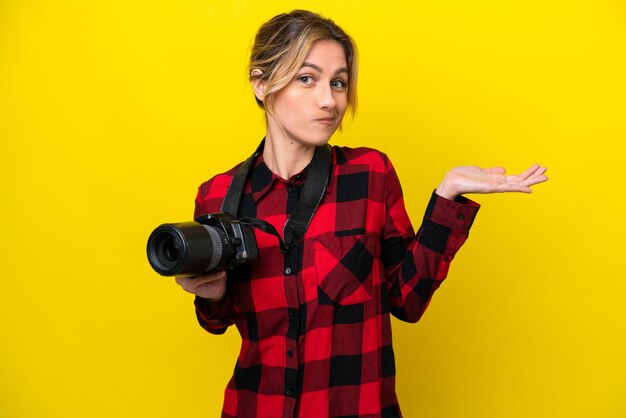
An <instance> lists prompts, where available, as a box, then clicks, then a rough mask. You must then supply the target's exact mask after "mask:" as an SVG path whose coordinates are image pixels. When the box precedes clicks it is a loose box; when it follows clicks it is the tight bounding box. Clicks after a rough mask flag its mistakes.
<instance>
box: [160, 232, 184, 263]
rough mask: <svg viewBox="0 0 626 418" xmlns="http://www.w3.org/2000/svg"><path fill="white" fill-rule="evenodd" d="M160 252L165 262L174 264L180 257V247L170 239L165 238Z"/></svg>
mask: <svg viewBox="0 0 626 418" xmlns="http://www.w3.org/2000/svg"><path fill="white" fill-rule="evenodd" d="M161 251H162V253H163V257H164V258H165V259H166V260H167V261H171V262H176V261H178V258H179V257H180V245H179V243H178V242H176V240H174V239H173V238H172V237H167V238H166V239H165V240H164V241H163V248H162V250H161Z"/></svg>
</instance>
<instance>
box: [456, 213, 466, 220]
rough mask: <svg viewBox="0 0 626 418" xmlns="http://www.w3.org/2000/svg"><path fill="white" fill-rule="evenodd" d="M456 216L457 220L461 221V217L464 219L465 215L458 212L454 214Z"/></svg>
mask: <svg viewBox="0 0 626 418" xmlns="http://www.w3.org/2000/svg"><path fill="white" fill-rule="evenodd" d="M456 218H457V219H458V220H459V221H462V220H463V219H465V215H463V214H462V213H459V214H458V215H456Z"/></svg>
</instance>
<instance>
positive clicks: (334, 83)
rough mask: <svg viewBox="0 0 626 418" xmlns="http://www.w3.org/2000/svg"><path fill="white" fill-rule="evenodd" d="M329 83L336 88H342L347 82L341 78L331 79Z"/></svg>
mask: <svg viewBox="0 0 626 418" xmlns="http://www.w3.org/2000/svg"><path fill="white" fill-rule="evenodd" d="M330 85H331V86H332V87H333V88H334V89H337V90H343V89H345V88H346V87H348V83H347V82H345V81H343V80H341V79H337V80H333V81H332V82H331V83H330Z"/></svg>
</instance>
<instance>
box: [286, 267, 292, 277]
mask: <svg viewBox="0 0 626 418" xmlns="http://www.w3.org/2000/svg"><path fill="white" fill-rule="evenodd" d="M285 274H287V275H289V274H291V267H287V268H286V269H285Z"/></svg>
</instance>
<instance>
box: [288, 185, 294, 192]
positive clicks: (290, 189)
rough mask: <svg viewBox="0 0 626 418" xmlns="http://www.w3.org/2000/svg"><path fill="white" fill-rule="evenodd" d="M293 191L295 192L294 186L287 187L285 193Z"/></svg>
mask: <svg viewBox="0 0 626 418" xmlns="http://www.w3.org/2000/svg"><path fill="white" fill-rule="evenodd" d="M294 190H296V186H289V187H287V191H288V192H289V193H293V191H294Z"/></svg>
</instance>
